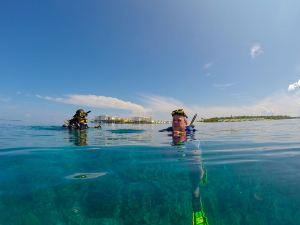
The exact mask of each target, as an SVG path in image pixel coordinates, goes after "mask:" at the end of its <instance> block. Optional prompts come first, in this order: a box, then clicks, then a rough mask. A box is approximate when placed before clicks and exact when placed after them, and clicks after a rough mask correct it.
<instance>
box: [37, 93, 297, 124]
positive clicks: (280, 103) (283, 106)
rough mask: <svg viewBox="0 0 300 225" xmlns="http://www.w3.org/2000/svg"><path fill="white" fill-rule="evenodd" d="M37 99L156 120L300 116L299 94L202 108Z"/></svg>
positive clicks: (149, 98)
mask: <svg viewBox="0 0 300 225" xmlns="http://www.w3.org/2000/svg"><path fill="white" fill-rule="evenodd" d="M36 97H38V98H41V99H45V100H48V101H53V102H59V103H65V104H72V105H78V106H82V107H83V106H89V107H95V108H111V109H121V110H129V111H131V112H132V114H133V115H151V116H153V117H154V118H163V119H170V113H171V111H173V110H174V109H177V108H183V109H184V110H185V111H186V112H187V113H188V115H190V116H192V115H193V114H195V113H198V116H199V118H201V117H203V118H207V117H214V116H231V115H232V116H237V115H289V116H300V92H297V93H296V92H295V93H294V94H289V93H287V92H280V93H276V94H273V95H271V96H269V97H266V98H264V99H262V100H260V101H258V102H256V103H254V104H251V105H246V104H245V105H240V106H201V105H198V104H195V105H187V104H184V103H183V102H181V101H179V100H177V99H174V98H170V97H163V96H155V95H143V96H141V100H142V101H143V102H144V104H143V105H139V104H136V103H132V102H129V101H124V100H120V99H117V98H113V97H106V96H96V95H68V96H67V97H65V98H53V97H48V96H47V97H44V96H40V95H36Z"/></svg>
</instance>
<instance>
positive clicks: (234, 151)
mask: <svg viewBox="0 0 300 225" xmlns="http://www.w3.org/2000/svg"><path fill="white" fill-rule="evenodd" d="M163 127H165V126H163V125H154V126H150V125H141V126H122V125H119V126H108V127H105V128H104V129H101V130H97V129H90V130H88V131H87V132H86V133H85V132H69V131H67V130H63V129H61V128H60V127H55V126H53V127H51V126H19V125H8V124H4V123H2V124H1V128H2V129H0V171H1V172H0V224H1V225H15V224H20V225H21V224H22V225H23V224H24V225H27V224H30V225H32V224H43V225H44V224H55V225H62V224H74V225H75V224H84V225H89V224H105V225H106V224H114V225H119V224H120V225H125V224H128V225H129V224H139V225H140V224H163V225H168V224H170V225H171V224H172V225H174V224H184V225H186V224H192V216H193V212H194V213H195V212H198V211H202V212H204V213H205V215H206V217H207V219H208V224H210V225H217V224H218V225H221V224H222V225H234V224H243V225H246V224H251V225H253V224H288V225H289V224H291V225H292V224H295V225H298V224H299V223H300V193H299V187H300V179H299V178H300V173H299V169H300V155H299V153H300V135H299V134H300V120H281V121H257V122H243V123H217V124H198V125H197V128H198V131H197V134H196V137H195V139H196V140H193V141H189V142H187V143H186V145H184V146H172V145H171V143H172V140H171V137H169V136H168V135H167V133H159V132H157V131H158V130H159V129H161V128H163ZM117 129H134V130H133V132H118V131H115V132H112V130H117ZM123 131H124V130H123Z"/></svg>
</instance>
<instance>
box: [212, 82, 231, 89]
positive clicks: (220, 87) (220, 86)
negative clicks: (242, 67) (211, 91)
mask: <svg viewBox="0 0 300 225" xmlns="http://www.w3.org/2000/svg"><path fill="white" fill-rule="evenodd" d="M233 85H234V83H225V84H213V86H214V87H215V88H218V89H221V90H224V89H226V88H229V87H231V86H233Z"/></svg>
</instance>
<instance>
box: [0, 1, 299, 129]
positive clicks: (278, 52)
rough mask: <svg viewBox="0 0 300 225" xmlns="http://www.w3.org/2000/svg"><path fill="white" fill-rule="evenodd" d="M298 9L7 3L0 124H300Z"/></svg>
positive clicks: (1, 10) (253, 4)
mask: <svg viewBox="0 0 300 225" xmlns="http://www.w3.org/2000/svg"><path fill="white" fill-rule="evenodd" d="M299 22H300V2H299V1H296V0H289V1H279V0H274V1H261V0H254V1H243V0H235V1H233V0H228V1H221V0H219V1H216V0H187V1H179V0H166V1H159V0H151V1H140V0H127V1H122V0H111V1H101V0H100V1H99V0H90V1H83V0H78V1H69V0H64V1H61V0H51V1H47V0H45V1H37V0H35V1H31V0H28V1H21V0H20V1H15V0H11V1H2V2H1V3H0V32H1V35H0V76H1V83H0V87H1V88H0V104H1V107H0V108H1V110H0V119H2V120H3V119H5V120H14V119H20V120H22V121H27V122H31V123H35V122H36V123H40V122H42V123H48V124H61V123H62V122H63V121H64V120H65V119H68V118H70V117H72V116H73V114H74V112H75V111H76V109H78V108H83V109H86V110H91V111H92V113H91V116H90V117H91V118H93V116H95V115H102V114H109V115H116V116H152V117H154V118H156V119H168V118H170V112H171V111H172V110H173V109H175V108H184V109H185V110H186V111H187V112H188V114H189V115H193V114H194V113H198V116H199V117H203V118H207V117H212V116H229V115H279V114H280V115H290V116H300V93H299V91H300V89H299V87H300V82H299V83H298V80H299V79H300V44H299V40H300V30H299Z"/></svg>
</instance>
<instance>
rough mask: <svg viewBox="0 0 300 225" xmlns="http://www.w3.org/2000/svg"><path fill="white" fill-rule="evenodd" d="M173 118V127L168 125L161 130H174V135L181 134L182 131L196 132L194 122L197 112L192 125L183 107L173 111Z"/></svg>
mask: <svg viewBox="0 0 300 225" xmlns="http://www.w3.org/2000/svg"><path fill="white" fill-rule="evenodd" d="M171 115H172V117H173V119H172V127H168V128H166V129H162V130H160V131H159V132H164V131H169V132H173V135H174V134H175V135H179V134H181V133H191V132H195V131H196V129H195V128H194V127H195V126H194V125H193V122H194V121H195V119H196V117H197V114H195V116H194V118H193V119H192V121H191V123H190V125H188V120H187V118H188V117H187V115H186V114H185V112H184V111H183V109H176V110H174V111H173V112H172V113H171Z"/></svg>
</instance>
